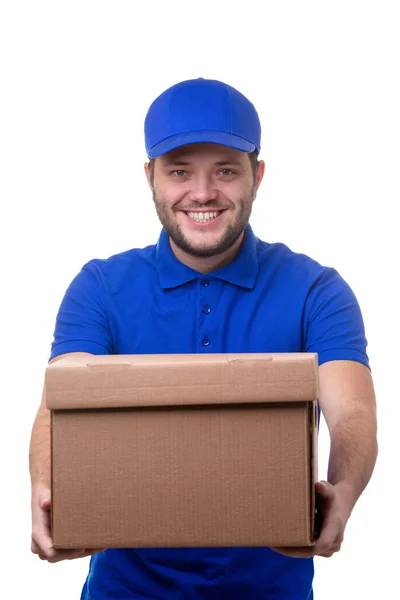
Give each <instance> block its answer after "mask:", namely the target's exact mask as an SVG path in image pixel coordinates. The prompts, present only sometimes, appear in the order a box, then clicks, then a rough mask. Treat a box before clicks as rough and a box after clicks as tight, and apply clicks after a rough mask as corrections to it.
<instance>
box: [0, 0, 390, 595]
mask: <svg viewBox="0 0 400 600" xmlns="http://www.w3.org/2000/svg"><path fill="white" fill-rule="evenodd" d="M0 10H1V12H0V60H1V73H0V85H1V94H0V103H1V107H0V108H1V109H0V126H1V131H0V144H1V148H0V150H1V163H0V164H1V177H0V185H1V189H0V198H1V219H0V223H1V236H0V239H1V289H2V291H1V295H0V302H1V317H2V327H1V342H2V343H1V384H2V385H1V391H2V399H1V407H2V412H1V436H0V438H1V439H0V443H1V453H0V456H1V495H0V501H1V520H2V522H1V527H2V532H1V533H2V540H1V544H0V548H1V549H0V552H1V563H0V570H1V573H2V575H1V579H0V596H1V597H4V598H6V597H7V598H14V597H17V596H18V597H19V596H21V597H30V598H34V599H36V598H38V599H40V600H50V599H53V598H57V599H58V600H64V599H65V600H73V599H78V598H79V595H80V591H81V587H82V584H83V581H84V578H85V576H86V572H87V567H88V559H81V560H76V561H73V562H66V563H61V564H57V565H50V564H48V563H43V562H41V561H40V560H39V559H38V558H37V557H36V556H34V555H32V554H31V553H30V482H29V474H28V445H29V437H30V431H31V426H32V422H33V419H34V416H35V412H36V409H37V406H38V404H39V401H40V396H41V389H42V383H43V377H44V370H45V367H46V363H47V359H48V355H49V351H50V343H51V339H52V333H53V326H54V320H55V316H56V312H57V310H58V306H59V303H60V301H61V298H62V295H63V294H64V291H65V289H66V287H67V285H68V284H69V283H70V280H71V279H72V277H73V276H74V275H75V274H76V273H77V271H78V270H79V269H80V268H81V266H82V265H83V264H84V263H85V262H86V261H87V260H89V259H90V258H93V257H106V256H109V255H111V254H114V253H117V252H120V251H123V250H126V249H128V248H131V247H133V246H143V245H147V244H151V243H154V242H155V241H156V239H157V237H158V234H159V229H160V226H159V223H158V221H157V218H156V215H155V212H154V209H153V204H152V200H151V197H150V194H149V190H148V188H147V183H146V181H145V178H144V173H143V163H144V161H145V159H146V155H145V151H144V140H143V120H144V117H145V113H146V111H147V108H148V106H149V104H150V102H151V101H152V100H153V99H154V98H155V97H156V96H157V95H158V94H159V93H161V92H162V91H163V90H164V89H165V88H166V87H169V86H170V85H172V84H174V83H176V82H177V81H180V80H182V79H188V78H194V77H207V78H217V79H221V80H223V81H226V82H227V83H230V84H231V85H233V86H235V87H237V88H238V89H240V90H241V91H242V92H243V93H244V94H245V95H247V96H248V97H249V98H250V99H251V100H252V101H253V102H254V103H255V105H256V107H257V109H258V111H259V114H260V118H261V121H262V125H263V144H262V151H261V158H263V159H264V160H266V163H267V168H266V176H265V180H264V182H263V184H262V187H261V189H260V192H259V195H258V199H257V202H256V205H255V208H254V213H253V217H252V221H251V222H252V225H253V228H254V229H255V232H256V234H257V235H258V236H259V237H261V238H262V239H265V240H267V241H276V240H279V241H283V242H285V243H286V244H287V245H289V246H290V247H291V248H292V249H293V250H296V251H300V252H305V253H307V254H309V255H311V256H312V257H313V258H315V259H316V260H318V261H320V262H322V263H323V264H327V265H330V266H334V267H335V268H336V269H338V271H339V272H340V273H341V274H342V275H343V276H344V277H345V279H346V280H347V281H348V282H349V283H350V285H351V286H352V288H353V290H354V291H355V293H356V295H357V297H358V299H359V302H360V305H361V308H362V311H363V315H364V320H365V325H366V330H367V337H368V340H369V347H368V352H369V357H370V360H371V366H372V372H373V376H374V381H375V388H376V393H377V399H378V405H379V413H378V414H379V443H380V454H379V459H378V463H377V467H376V470H375V473H374V476H373V479H372V480H371V482H370V485H369V486H368V488H367V490H366V491H365V493H364V495H363V496H362V498H361V499H360V501H359V503H358V504H357V506H356V508H355V510H354V512H353V515H352V518H351V520H350V522H349V524H348V528H347V532H346V539H345V542H344V545H343V548H342V550H341V552H340V553H339V554H337V555H335V556H334V557H333V558H331V559H322V558H319V559H316V576H315V594H316V599H317V600H319V599H324V600H330V599H337V598H338V597H340V598H342V599H346V600H347V599H353V598H356V597H358V598H381V597H383V596H384V597H388V598H394V597H397V594H398V567H397V562H398V561H397V553H398V538H399V534H400V528H399V523H398V518H397V515H398V497H397V498H396V494H395V491H394V490H395V489H396V488H397V481H396V480H397V478H398V474H399V469H398V458H399V454H400V451H399V442H398V440H399V434H398V427H399V423H398V417H399V391H398V339H399V333H400V331H399V321H398V303H399V292H398V274H399V268H398V258H399V252H398V247H397V236H398V220H397V219H396V218H395V214H398V205H399V201H400V193H399V192H400V186H399V159H400V150H399V148H400V142H399V139H400V120H399V106H400V94H399V56H400V44H399V37H400V36H399V30H400V20H399V15H398V3H397V2H395V1H393V2H388V1H385V0H380V1H379V2H369V1H368V0H365V1H364V2H361V1H360V2H357V1H352V0H347V1H342V0H336V2H325V1H321V0H319V1H315V2H311V1H301V2H299V1H293V2H289V1H283V0H281V1H275V2H267V1H264V2H261V1H259V2H254V1H253V2H252V1H250V0H247V1H246V2H243V3H240V4H239V3H235V2H233V0H231V2H225V1H219V2H216V1H214V2H208V1H205V0H202V2H198V3H192V2H187V1H186V2H176V1H172V0H171V1H169V2H156V1H154V0H153V2H148V3H144V2H139V1H133V0H131V1H129V2H128V1H113V2H112V1H108V2H104V1H100V0H97V1H96V2H88V1H85V0H80V1H79V2H76V1H71V0H70V1H69V2H66V1H65V2H60V1H56V0H52V1H51V2H50V1H49V2H42V1H39V0H36V1H35V2H28V1H27V2H19V1H18V0H9V1H3V2H2V3H1V9H0ZM327 454H328V439H327V434H326V429H325V427H324V426H323V427H322V430H321V437H320V456H321V462H320V475H321V477H324V475H325V469H326V461H327ZM382 585H384V586H385V589H386V590H388V591H386V592H385V594H383V592H382V591H381V590H382ZM8 586H11V590H12V591H10V592H8V593H7V594H6V593H5V590H6V589H7V588H8Z"/></svg>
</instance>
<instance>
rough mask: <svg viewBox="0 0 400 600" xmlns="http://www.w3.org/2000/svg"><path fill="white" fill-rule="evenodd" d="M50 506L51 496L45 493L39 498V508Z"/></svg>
mask: <svg viewBox="0 0 400 600" xmlns="http://www.w3.org/2000/svg"><path fill="white" fill-rule="evenodd" d="M50 506H51V498H50V496H49V495H47V494H46V495H45V496H44V497H43V498H41V499H40V508H42V509H43V510H50Z"/></svg>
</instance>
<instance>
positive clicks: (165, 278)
mask: <svg viewBox="0 0 400 600" xmlns="http://www.w3.org/2000/svg"><path fill="white" fill-rule="evenodd" d="M257 242H258V239H257V238H256V236H255V235H254V233H253V230H252V228H251V227H250V225H247V227H246V229H245V232H244V238H243V242H242V244H241V246H240V248H239V251H238V253H237V255H236V257H235V259H234V260H233V261H232V262H231V263H229V264H227V265H225V267H222V268H221V269H217V270H216V271H213V272H212V273H208V274H207V277H210V278H212V277H216V278H217V279H221V280H222V281H227V282H229V283H232V284H233V285H237V286H239V287H244V288H247V289H254V286H255V283H256V278H257V274H258V258H257ZM156 260H157V272H158V277H159V280H160V283H161V286H162V287H163V288H164V289H169V288H174V287H178V286H180V285H183V284H185V283H188V282H189V281H193V280H194V279H197V278H199V277H205V275H202V274H201V273H199V272H198V271H195V270H194V269H191V268H190V267H187V266H186V265H184V264H183V263H181V262H180V261H179V260H178V259H177V258H176V257H175V255H174V253H173V252H172V250H171V246H170V243H169V236H168V233H167V232H166V231H165V229H162V231H161V234H160V237H159V239H158V242H157V246H156Z"/></svg>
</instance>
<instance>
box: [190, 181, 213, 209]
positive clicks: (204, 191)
mask: <svg viewBox="0 0 400 600" xmlns="http://www.w3.org/2000/svg"><path fill="white" fill-rule="evenodd" d="M217 195H218V192H217V190H216V188H215V184H214V182H213V181H212V179H211V178H210V177H208V176H207V175H205V174H204V175H200V174H199V175H197V176H196V177H194V178H193V179H192V186H191V189H190V193H189V198H190V200H191V201H192V202H199V203H200V204H206V203H207V202H209V201H210V200H215V199H216V198H217Z"/></svg>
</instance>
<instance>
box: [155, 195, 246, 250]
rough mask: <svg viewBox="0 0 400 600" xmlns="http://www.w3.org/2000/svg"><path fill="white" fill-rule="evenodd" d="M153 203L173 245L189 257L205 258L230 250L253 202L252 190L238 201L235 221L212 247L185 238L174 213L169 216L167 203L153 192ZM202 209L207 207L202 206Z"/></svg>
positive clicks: (243, 226) (214, 207)
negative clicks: (174, 217)
mask: <svg viewBox="0 0 400 600" xmlns="http://www.w3.org/2000/svg"><path fill="white" fill-rule="evenodd" d="M153 201H154V204H155V207H156V212H157V216H158V218H159V219H160V222H161V225H162V226H163V227H164V229H165V231H166V232H167V233H168V235H169V237H170V238H171V240H172V241H173V242H174V243H175V245H176V246H177V247H178V248H180V249H181V250H183V252H185V253H186V254H189V255H190V256H195V257H198V258H207V257H211V256H218V255H219V254H223V253H224V252H226V251H227V250H229V248H231V247H232V246H233V245H234V244H235V242H237V240H238V239H239V237H240V236H241V235H242V233H243V231H244V230H245V228H246V226H247V225H248V223H249V219H250V216H251V210H252V206H253V201H254V190H252V191H251V194H250V195H249V196H248V197H247V198H242V199H240V200H239V202H238V205H239V206H240V212H239V214H238V215H237V216H236V218H235V221H234V222H233V223H229V225H227V227H226V229H225V230H224V232H223V233H222V235H221V237H220V238H219V240H217V241H216V242H215V244H214V245H213V246H210V245H205V244H204V245H202V246H200V245H194V244H192V243H191V242H190V240H189V239H188V238H187V237H186V236H185V234H184V232H183V231H182V228H181V227H180V226H179V225H178V224H177V223H175V221H174V219H173V212H174V211H172V214H171V209H169V208H168V205H167V203H166V202H165V201H164V200H162V198H157V196H156V194H155V191H154V190H153ZM203 208H207V207H206V206H204V207H203ZM208 210H209V211H216V210H218V207H217V206H213V207H209V208H208Z"/></svg>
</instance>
